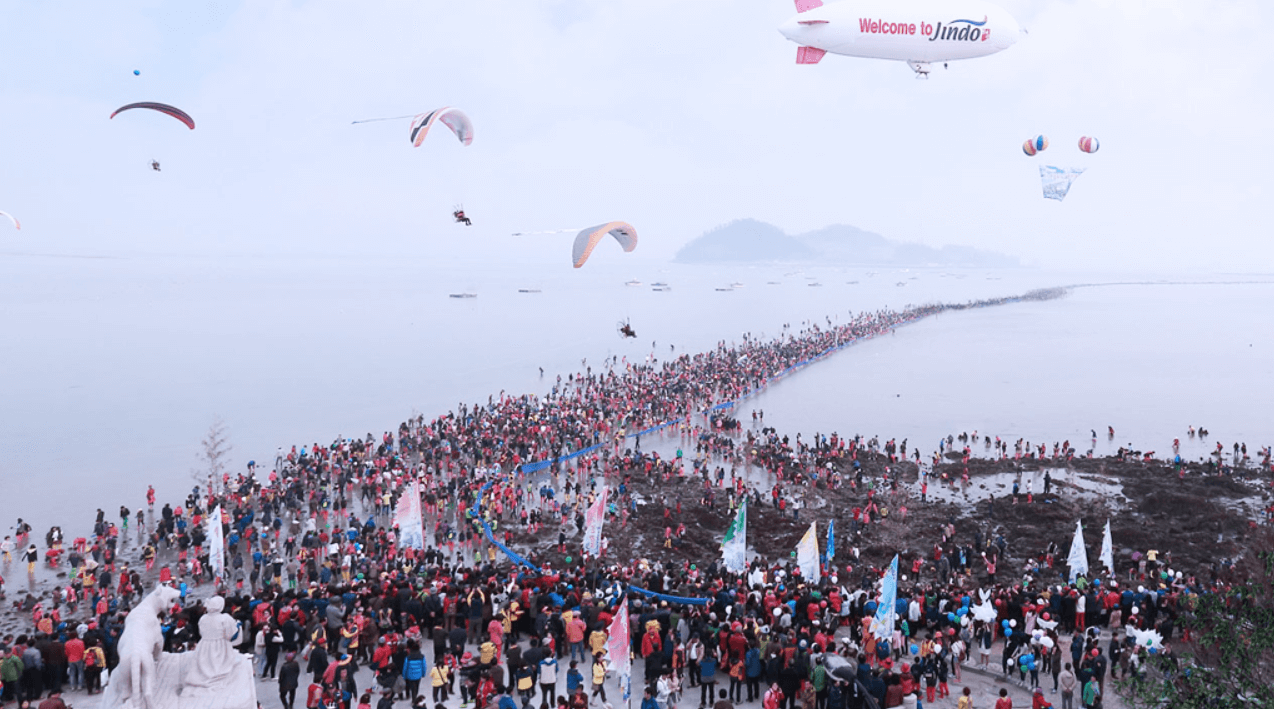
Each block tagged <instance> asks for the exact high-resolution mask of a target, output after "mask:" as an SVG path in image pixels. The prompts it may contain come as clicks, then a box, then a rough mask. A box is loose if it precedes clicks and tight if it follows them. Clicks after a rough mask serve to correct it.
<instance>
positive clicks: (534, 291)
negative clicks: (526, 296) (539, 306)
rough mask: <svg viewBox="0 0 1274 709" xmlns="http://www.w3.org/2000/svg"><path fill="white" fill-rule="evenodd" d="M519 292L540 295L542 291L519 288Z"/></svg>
mask: <svg viewBox="0 0 1274 709" xmlns="http://www.w3.org/2000/svg"><path fill="white" fill-rule="evenodd" d="M518 292H519V293H539V292H540V289H539V288H519V289H518Z"/></svg>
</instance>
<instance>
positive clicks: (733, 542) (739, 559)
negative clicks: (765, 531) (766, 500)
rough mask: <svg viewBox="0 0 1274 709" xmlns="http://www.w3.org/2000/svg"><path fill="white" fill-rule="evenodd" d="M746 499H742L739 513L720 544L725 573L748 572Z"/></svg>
mask: <svg viewBox="0 0 1274 709" xmlns="http://www.w3.org/2000/svg"><path fill="white" fill-rule="evenodd" d="M747 556H748V498H746V497H745V498H743V504H741V505H739V513H738V514H737V515H735V516H734V521H733V522H731V523H730V528H729V529H727V530H725V540H723V541H722V542H721V559H722V561H723V562H724V565H725V568H726V571H729V572H730V573H732V574H741V573H743V572H744V571H747V570H748V559H747Z"/></svg>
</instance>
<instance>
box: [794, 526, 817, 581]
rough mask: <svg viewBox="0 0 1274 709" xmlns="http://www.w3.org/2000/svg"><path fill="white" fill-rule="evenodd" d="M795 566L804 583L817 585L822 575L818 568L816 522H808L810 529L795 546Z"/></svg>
mask: <svg viewBox="0 0 1274 709" xmlns="http://www.w3.org/2000/svg"><path fill="white" fill-rule="evenodd" d="M796 565H797V566H798V567H800V569H801V579H802V580H804V581H805V582H806V583H818V582H819V581H820V580H822V577H823V575H822V573H821V572H820V570H819V566H818V522H810V528H809V529H808V530H807V531H806V532H805V536H804V537H801V543H800V544H797V545H796Z"/></svg>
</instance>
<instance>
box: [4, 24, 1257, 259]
mask: <svg viewBox="0 0 1274 709" xmlns="http://www.w3.org/2000/svg"><path fill="white" fill-rule="evenodd" d="M1001 4H1002V6H1003V7H1005V9H1007V10H1008V11H1009V12H1010V13H1012V14H1013V15H1014V16H1015V17H1016V19H1017V20H1018V21H1019V23H1021V24H1022V25H1023V26H1024V27H1026V28H1027V29H1028V31H1029V34H1027V35H1025V36H1024V37H1023V38H1022V40H1021V41H1020V42H1019V43H1018V44H1017V45H1016V46H1014V47H1011V48H1010V49H1008V50H1006V51H1004V52H1002V53H1000V54H997V55H994V56H991V57H986V58H982V59H975V60H968V61H961V62H954V63H952V64H951V68H950V69H949V70H942V69H938V70H936V71H935V73H934V75H933V77H932V78H931V79H929V80H928V81H918V80H916V79H914V78H912V74H911V72H910V70H909V69H907V67H906V66H905V65H904V64H902V63H900V62H886V61H875V60H867V59H852V58H847V57H839V56H829V57H827V58H826V59H825V60H824V61H823V62H822V63H820V64H818V65H815V66H797V65H795V64H794V55H795V50H796V47H795V45H793V44H792V43H791V42H789V41H787V40H785V39H784V38H783V37H781V36H780V35H779V34H778V32H777V29H776V28H777V27H778V25H779V24H780V23H782V22H783V21H784V20H786V19H787V18H789V17H790V16H791V15H792V14H794V8H793V6H792V4H791V3H790V2H786V1H784V0H764V1H761V0H748V1H747V2H744V3H735V2H726V1H725V0H708V1H705V2H701V3H693V4H690V5H686V4H684V3H675V2H671V1H669V0H657V1H653V2H652V1H649V0H643V1H641V2H638V1H637V0H623V1H616V2H600V1H589V0H577V1H568V0H548V1H544V2H531V3H518V4H514V5H508V6H501V7H499V8H493V7H492V6H490V5H471V4H452V5H438V4H428V5H398V4H383V5H382V4H358V5H349V4H343V3H338V2H334V1H326V2H312V3H304V4H294V3H288V2H275V1H264V2H252V3H248V2H233V1H230V0H224V1H220V0H218V1H210V2H190V3H180V4H162V3H155V2H153V1H151V0H135V1H131V2H121V3H111V4H109V5H100V4H94V3H87V2H74V3H71V4H69V5H59V6H56V7H54V6H49V5H43V4H31V3H20V2H16V1H13V0H9V1H7V2H4V3H0V8H2V9H0V13H3V17H4V18H5V20H6V25H7V27H8V28H9V29H10V33H9V37H8V39H7V40H6V42H5V43H4V45H3V46H0V60H2V61H0V66H3V67H4V68H3V69H0V71H3V79H4V83H3V86H4V87H5V88H4V95H5V98H6V105H7V107H8V108H9V110H8V111H6V112H4V114H3V115H0V150H3V151H4V154H5V156H6V169H5V170H4V171H3V172H2V173H0V209H2V210H5V211H9V212H12V213H14V214H15V215H17V216H18V217H19V218H20V219H22V221H23V230H22V231H21V232H13V231H10V230H2V231H0V254H6V253H7V254H11V253H15V252H33V251H39V252H45V253H58V254H107V255H109V254H130V253H197V254H203V253H252V254H288V253H298V254H317V253H322V254H332V255H340V254H354V253H362V252H365V251H381V252H385V253H412V252H415V251H417V250H421V251H424V250H428V251H431V252H432V253H435V254H436V255H438V256H444V257H447V258H453V257H454V258H458V259H466V258H488V259H504V260H507V261H508V262H510V263H518V262H522V261H524V260H525V259H526V258H528V257H529V256H531V255H532V254H533V252H534V251H535V250H536V249H537V248H547V249H554V248H556V249H564V248H567V247H566V246H564V245H562V243H561V241H560V240H556V241H554V240H546V241H549V242H550V243H548V244H542V243H540V242H539V241H536V242H532V241H529V240H527V239H521V240H519V239H517V238H514V237H511V236H510V234H511V233H512V232H515V231H530V230H539V229H560V228H565V227H572V226H585V225H588V224H596V223H601V222H604V221H607V220H611V219H622V220H624V221H628V222H630V223H632V224H634V225H635V226H636V227H637V229H638V230H639V232H640V234H641V235H642V243H641V247H640V249H639V251H640V252H641V254H642V257H643V258H645V257H646V256H647V255H648V256H649V257H651V258H654V259H661V258H671V256H672V254H674V253H675V252H676V250H677V249H678V248H680V247H681V246H683V245H684V244H685V243H687V242H688V241H690V240H691V239H693V238H695V237H697V236H699V235H700V234H702V233H703V232H704V231H707V230H709V229H711V228H713V227H715V226H717V225H719V224H722V223H725V222H728V221H730V220H732V219H735V218H742V217H754V218H756V219H759V220H762V221H766V222H769V223H772V224H775V225H777V226H780V227H781V228H783V229H784V230H785V231H787V232H789V233H800V232H806V231H810V230H813V229H816V228H819V227H823V226H827V225H830V224H838V223H843V224H850V225H853V226H856V227H859V228H861V229H865V230H867V231H873V232H877V233H880V234H882V235H884V236H886V237H888V238H890V239H894V240H898V241H904V242H916V243H922V244H926V245H930V246H942V245H946V244H950V245H960V246H969V247H974V248H983V249H989V250H993V251H998V252H1001V253H1005V254H1009V255H1013V256H1017V257H1020V258H1021V259H1022V260H1023V262H1024V264H1026V265H1039V266H1045V265H1046V266H1049V267H1054V268H1057V267H1071V268H1091V267H1093V266H1099V265H1103V264H1108V265H1109V266H1110V267H1112V268H1115V269H1127V268H1150V269H1186V268H1207V269H1236V268H1243V267H1246V266H1247V265H1248V264H1252V263H1259V262H1267V263H1269V262H1274V242H1271V241H1270V240H1268V239H1266V238H1263V235H1264V231H1266V230H1265V229H1264V228H1263V227H1260V224H1262V223H1264V215H1263V211H1262V209H1263V207H1262V205H1263V204H1264V203H1265V202H1266V201H1268V198H1269V195H1270V187H1271V177H1270V175H1269V173H1268V170H1266V168H1265V165H1267V164H1268V163H1269V162H1270V158H1271V157H1274V148H1271V147H1270V144H1269V141H1263V140H1260V139H1259V138H1254V135H1253V132H1252V126H1253V125H1257V121H1258V120H1259V119H1260V118H1261V117H1263V116H1264V115H1266V114H1267V113H1268V108H1269V106H1270V102H1271V100H1272V99H1271V98H1270V95H1269V93H1268V92H1263V91H1259V90H1258V87H1260V86H1263V85H1264V83H1265V79H1264V71H1265V66H1267V65H1268V64H1269V61H1268V60H1269V59H1270V58H1271V55H1272V54H1274V45H1270V44H1268V43H1265V42H1263V41H1262V40H1261V37H1260V33H1261V29H1260V28H1261V27H1263V26H1265V25H1267V24H1268V23H1269V21H1270V20H1272V19H1274V8H1272V7H1270V6H1269V5H1268V4H1266V3H1259V2H1256V1H1255V0H1242V1H1238V2H1232V3H1227V4H1224V5H1221V6H1217V7H1209V8H1208V9H1207V14H1206V16H1204V17H1200V16H1199V13H1198V12H1197V11H1196V8H1195V6H1194V5H1191V4H1188V3H1186V2H1183V1H1181V0H1177V1H1174V2H1160V3H1150V2H1118V3H1116V2H1113V1H1112V0H1078V1H1076V2H1061V1H1053V2H1044V3H1030V2H1027V1H1026V0H1005V1H1004V2H1002V3H1001ZM1204 20H1206V21H1204ZM134 70H136V71H138V72H139V74H138V75H134V73H133V72H134ZM140 100H152V101H164V102H168V103H171V104H174V105H177V106H180V107H181V108H183V109H185V110H186V111H188V112H189V113H190V114H191V115H192V116H193V117H194V119H195V121H196V123H197V126H198V127H197V128H196V130H194V131H189V130H187V129H186V128H185V127H184V126H182V125H181V124H180V123H178V122H176V121H175V120H173V119H171V118H169V117H166V116H162V115H159V114H155V113H151V112H146V111H133V112H130V113H126V114H122V115H120V116H119V117H117V118H116V119H114V120H110V119H109V118H108V116H109V115H110V113H111V111H113V110H114V109H115V108H117V107H119V106H121V105H123V104H125V103H129V102H133V101H140ZM443 105H452V106H457V107H460V108H462V109H463V110H465V111H466V112H467V113H468V114H469V115H470V117H471V118H472V119H473V121H474V124H475V127H476V130H475V133H476V137H475V140H474V142H473V144H472V145H471V146H469V147H462V146H461V145H460V144H459V143H458V142H457V141H455V140H454V138H453V136H451V135H450V133H449V132H447V131H446V130H445V129H442V128H439V131H438V132H437V134H435V135H431V136H430V138H429V140H427V141H426V143H425V145H423V146H422V147H420V148H412V147H411V146H410V144H409V142H408V140H407V127H408V126H407V121H405V120H404V121H386V122H380V123H369V124H364V125H351V124H350V123H351V121H354V120H359V119H366V118H374V117H384V116H400V115H410V114H413V113H417V112H422V111H427V110H430V109H432V108H436V107H439V106H443ZM1039 133H1043V134H1046V135H1048V136H1049V137H1050V139H1051V141H1052V146H1051V147H1050V148H1049V149H1048V150H1047V151H1045V152H1044V153H1042V154H1041V155H1040V156H1037V157H1036V158H1028V157H1026V156H1024V155H1023V154H1022V152H1021V149H1020V146H1021V143H1022V141H1023V140H1025V139H1026V138H1028V137H1030V136H1032V135H1035V134H1039ZM1081 135H1094V136H1097V137H1099V139H1100V140H1101V146H1102V147H1101V150H1100V151H1099V152H1098V153H1096V154H1093V155H1085V154H1083V153H1081V152H1079V150H1078V149H1077V147H1076V145H1075V143H1076V141H1077V140H1078V138H1079V137H1080V136H1081ZM151 159H157V160H160V161H161V162H162V164H163V172H162V173H155V172H153V171H151V170H150V169H149V161H150V160H151ZM1041 164H1058V165H1064V166H1065V165H1076V166H1084V167H1087V168H1088V172H1087V173H1085V174H1084V175H1083V176H1082V177H1081V178H1080V179H1079V181H1078V182H1077V183H1076V184H1075V187H1074V188H1073V189H1072V192H1071V194H1070V195H1069V196H1068V197H1067V199H1066V201H1065V202H1063V203H1057V202H1053V201H1050V200H1044V199H1043V198H1042V197H1041V195H1040V187H1039V180H1038V175H1037V169H1038V166H1039V165H1041ZM460 203H463V204H464V205H465V208H466V210H467V211H468V212H469V214H470V215H471V216H472V217H473V218H474V226H473V227H472V228H464V227H459V226H456V225H454V224H452V223H451V220H450V210H451V207H452V206H453V205H455V204H460Z"/></svg>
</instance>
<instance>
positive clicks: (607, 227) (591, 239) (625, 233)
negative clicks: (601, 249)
mask: <svg viewBox="0 0 1274 709" xmlns="http://www.w3.org/2000/svg"><path fill="white" fill-rule="evenodd" d="M607 234H610V235H611V236H613V237H615V241H618V242H619V245H620V246H622V247H624V251H625V252H631V251H632V250H633V249H636V248H637V230H636V229H634V228H633V226H632V225H631V224H628V223H627V222H607V223H605V224H599V225H597V226H595V227H589V228H587V229H584V230H582V231H580V233H579V234H578V235H577V236H576V237H575V246H574V248H572V250H571V263H573V264H574V265H575V268H579V267H580V266H583V265H584V262H585V261H588V257H589V255H590V254H592V253H593V249H594V248H596V246H597V242H599V241H601V240H602V237H604V236H606V235H607Z"/></svg>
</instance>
